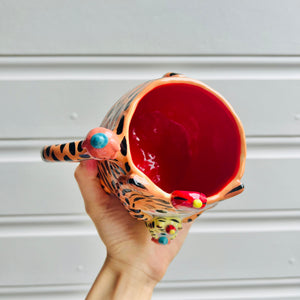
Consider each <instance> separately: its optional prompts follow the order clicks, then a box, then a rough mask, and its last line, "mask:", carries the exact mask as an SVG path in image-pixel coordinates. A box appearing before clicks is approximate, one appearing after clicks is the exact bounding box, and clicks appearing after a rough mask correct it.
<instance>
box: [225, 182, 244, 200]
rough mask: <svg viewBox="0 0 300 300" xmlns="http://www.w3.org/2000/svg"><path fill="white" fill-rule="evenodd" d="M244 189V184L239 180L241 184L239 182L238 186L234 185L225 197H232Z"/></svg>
mask: <svg viewBox="0 0 300 300" xmlns="http://www.w3.org/2000/svg"><path fill="white" fill-rule="evenodd" d="M244 189H245V186H244V184H243V183H240V182H239V184H238V185H237V186H236V187H234V188H233V189H232V190H230V191H229V192H228V193H227V194H226V195H225V199H226V198H231V197H233V196H236V195H238V194H240V193H242V192H243V191H244Z"/></svg>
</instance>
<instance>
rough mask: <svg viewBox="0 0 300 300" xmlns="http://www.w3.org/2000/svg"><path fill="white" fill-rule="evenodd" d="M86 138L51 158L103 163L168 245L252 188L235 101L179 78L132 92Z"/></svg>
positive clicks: (133, 209) (106, 182) (48, 154)
mask: <svg viewBox="0 0 300 300" xmlns="http://www.w3.org/2000/svg"><path fill="white" fill-rule="evenodd" d="M100 126H101V127H97V128H94V129H92V130H91V131H90V132H89V133H88V135H87V137H86V139H85V140H82V141H75V142H70V143H66V144H61V145H51V146H46V147H44V149H43V150H42V157H43V159H44V160H46V161H81V160H87V159H94V160H97V161H98V169H99V174H100V176H99V180H100V183H101V186H102V188H103V189H104V190H105V191H106V192H107V193H112V194H114V195H116V196H117V197H118V198H119V199H120V200H121V202H122V203H123V205H124V207H125V208H126V209H127V210H128V212H129V214H130V215H131V216H132V217H134V218H136V219H138V220H142V221H144V222H146V226H147V227H148V229H149V231H150V233H151V235H152V240H153V241H155V242H157V243H160V244H168V243H169V242H170V240H172V239H174V238H175V237H176V235H177V232H178V230H180V229H181V228H182V222H191V221H193V220H194V219H195V218H196V217H198V216H199V215H200V214H201V213H202V212H203V211H205V210H207V209H209V208H211V207H213V206H214V205H216V203H217V202H218V201H220V200H224V199H227V198H230V197H233V196H235V195H237V194H239V193H241V192H242V191H243V189H244V186H243V184H241V182H240V179H241V177H242V175H243V173H244V168H245V159H246V142H245V134H244V130H243V127H242V124H241V122H240V120H239V118H238V116H237V115H236V113H235V112H234V110H233V108H232V107H231V106H230V104H229V103H228V102H227V101H226V100H225V99H224V98H223V97H222V96H221V95H220V94H219V93H217V92H216V91H214V90H213V89H212V88H210V87H208V86H207V85H205V84H204V83H202V82H200V81H198V80H195V79H191V78H187V77H185V76H183V75H181V74H177V73H167V74H166V75H164V76H163V77H162V78H159V79H156V80H151V81H147V82H145V83H143V84H141V85H139V86H137V87H136V88H135V89H133V90H132V91H130V92H128V93H127V94H126V95H124V96H123V97H122V98H121V99H120V100H119V101H118V102H116V103H115V105H114V106H113V107H112V108H111V109H110V111H109V112H108V113H107V115H106V116H105V118H104V120H103V122H102V124H101V125H100Z"/></svg>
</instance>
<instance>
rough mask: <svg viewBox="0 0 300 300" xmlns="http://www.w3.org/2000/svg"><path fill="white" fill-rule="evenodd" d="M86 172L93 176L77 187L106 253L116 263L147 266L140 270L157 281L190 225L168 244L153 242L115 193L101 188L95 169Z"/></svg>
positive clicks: (143, 226) (142, 224)
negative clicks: (145, 268) (113, 194)
mask: <svg viewBox="0 0 300 300" xmlns="http://www.w3.org/2000/svg"><path fill="white" fill-rule="evenodd" d="M79 169H80V168H79ZM90 175H94V176H90V178H89V179H88V180H89V182H88V187H87V186H85V187H82V186H81V185H80V182H79V186H80V189H81V192H82V195H83V197H84V199H85V205H86V209H87V212H88V214H89V215H90V217H91V219H92V220H93V222H94V223H95V226H96V228H97V230H98V232H99V235H100V237H101V239H102V240H103V242H104V244H105V245H106V247H107V252H108V255H109V256H110V258H111V259H114V260H117V261H119V262H120V263H126V264H131V265H135V266H137V267H139V266H142V265H143V266H147V270H143V271H145V272H147V273H151V276H155V277H156V278H157V279H158V280H160V279H161V277H162V276H163V275H164V273H165V271H166V269H167V267H168V265H169V264H170V262H171V261H172V260H173V258H174V257H175V256H176V254H177V253H178V251H179V249H180V248H181V246H182V243H183V241H184V239H185V237H186V235H187V233H188V229H189V227H190V225H187V224H186V226H184V228H183V230H182V231H181V232H180V233H179V235H178V237H177V238H176V239H175V240H174V241H172V242H171V243H170V244H168V245H159V244H156V243H153V242H152V241H151V237H150V234H149V231H148V229H147V228H146V226H145V224H144V222H141V221H138V220H136V219H134V218H132V217H131V216H130V215H129V214H128V212H127V211H126V209H125V208H124V207H123V205H122V204H121V202H120V201H119V200H118V199H117V198H116V197H115V196H112V195H108V194H106V193H105V192H104V191H103V190H102V188H101V187H100V184H99V180H98V178H97V177H96V176H95V175H97V170H96V169H94V170H93V171H92V172H91V174H90ZM85 177H86V176H85ZM86 185H87V183H86ZM129 253H130V255H129Z"/></svg>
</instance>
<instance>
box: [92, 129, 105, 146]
mask: <svg viewBox="0 0 300 300" xmlns="http://www.w3.org/2000/svg"><path fill="white" fill-rule="evenodd" d="M107 143H108V137H107V136H106V135H105V134H104V133H96V134H94V135H93V136H92V138H91V145H92V146H93V147H94V148H97V149H101V148H104V147H105V146H106V145H107Z"/></svg>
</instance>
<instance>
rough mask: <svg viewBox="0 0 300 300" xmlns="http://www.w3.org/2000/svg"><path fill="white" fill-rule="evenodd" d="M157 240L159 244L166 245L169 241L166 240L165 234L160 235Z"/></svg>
mask: <svg viewBox="0 0 300 300" xmlns="http://www.w3.org/2000/svg"><path fill="white" fill-rule="evenodd" d="M158 242H159V243H160V244H163V245H167V244H168V242H169V240H168V238H167V237H166V236H161V237H160V238H159V239H158Z"/></svg>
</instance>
